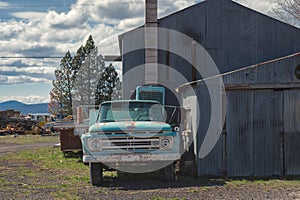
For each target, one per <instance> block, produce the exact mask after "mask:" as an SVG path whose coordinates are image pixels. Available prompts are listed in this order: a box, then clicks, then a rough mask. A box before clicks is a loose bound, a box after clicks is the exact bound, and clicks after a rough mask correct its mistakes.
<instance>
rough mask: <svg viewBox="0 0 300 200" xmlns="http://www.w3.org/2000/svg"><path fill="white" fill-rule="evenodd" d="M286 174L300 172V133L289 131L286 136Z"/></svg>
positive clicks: (297, 173)
mask: <svg viewBox="0 0 300 200" xmlns="http://www.w3.org/2000/svg"><path fill="white" fill-rule="evenodd" d="M284 146H285V154H284V157H285V175H299V174H300V159H299V152H300V133H299V132H298V133H288V134H285V136H284Z"/></svg>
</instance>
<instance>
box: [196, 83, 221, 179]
mask: <svg viewBox="0 0 300 200" xmlns="http://www.w3.org/2000/svg"><path fill="white" fill-rule="evenodd" d="M211 87H212V86H211ZM194 89H195V91H196V94H197V95H198V100H199V109H200V110H199V113H198V116H199V120H200V121H199V126H198V132H197V133H196V134H197V135H196V136H195V137H196V138H197V139H196V140H197V155H198V157H199V152H200V148H201V147H202V146H204V139H205V137H206V135H207V134H213V133H211V132H209V130H208V128H209V124H210V122H211V120H212V119H213V118H216V119H218V118H217V117H218V116H217V113H212V112H213V111H212V102H211V99H210V94H209V91H208V89H207V87H206V86H204V85H203V84H201V85H199V86H198V87H196V88H195V86H194ZM212 92H214V93H215V95H217V94H216V93H217V92H220V91H219V90H218V89H217V88H213V91H212ZM212 95H214V94H212ZM218 112H219V110H218ZM219 114H220V115H221V112H219ZM193 117H194V116H193ZM214 121H216V120H214ZM220 121H221V120H220ZM220 123H221V122H220ZM213 127H214V128H215V129H216V128H217V127H218V126H217V125H214V126H213ZM211 131H215V132H217V131H218V130H211ZM194 133H195V132H194ZM224 139H225V136H224V135H222V136H221V137H220V138H219V140H218V141H217V143H216V145H215V146H214V147H213V149H212V151H211V152H209V154H208V155H207V156H206V157H204V158H202V159H199V158H198V163H197V167H198V168H197V173H198V175H200V176H202V175H218V176H221V175H222V174H223V172H224V149H223V147H224V145H225V144H224V142H225V140H224Z"/></svg>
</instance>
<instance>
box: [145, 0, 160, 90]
mask: <svg viewBox="0 0 300 200" xmlns="http://www.w3.org/2000/svg"><path fill="white" fill-rule="evenodd" d="M145 10H146V12H145V27H146V31H145V47H146V48H145V84H158V64H157V62H158V55H157V0H146V5H145Z"/></svg>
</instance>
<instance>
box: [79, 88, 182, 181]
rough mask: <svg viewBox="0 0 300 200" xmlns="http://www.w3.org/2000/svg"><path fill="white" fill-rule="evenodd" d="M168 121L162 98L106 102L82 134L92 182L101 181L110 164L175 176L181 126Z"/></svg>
mask: <svg viewBox="0 0 300 200" xmlns="http://www.w3.org/2000/svg"><path fill="white" fill-rule="evenodd" d="M148 89H149V88H148ZM153 89H155V88H152V90H146V92H147V91H148V92H150V91H152V92H153ZM157 89H159V88H157ZM143 92H145V90H143ZM144 94H145V93H144ZM146 96H148V97H149V95H146ZM165 121H166V120H165V113H164V108H163V105H161V103H160V102H158V101H154V100H139V99H137V100H120V101H108V102H104V103H102V104H101V105H100V110H99V112H98V118H97V120H96V123H95V124H93V125H92V126H90V127H89V131H88V132H87V133H85V134H82V135H81V141H82V146H83V162H84V163H88V164H89V167H90V179H91V183H92V185H99V184H101V182H102V179H103V175H102V172H103V168H107V167H109V168H113V169H116V170H119V171H123V172H129V173H145V172H151V171H155V170H161V171H162V172H163V173H162V174H163V177H164V178H165V179H166V180H174V179H175V171H174V161H176V160H178V159H180V153H179V148H180V136H179V132H178V127H172V126H171V125H170V124H168V123H166V122H165Z"/></svg>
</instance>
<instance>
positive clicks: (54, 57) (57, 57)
mask: <svg viewBox="0 0 300 200" xmlns="http://www.w3.org/2000/svg"><path fill="white" fill-rule="evenodd" d="M46 58H50V59H62V58H63V56H0V59H46Z"/></svg>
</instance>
